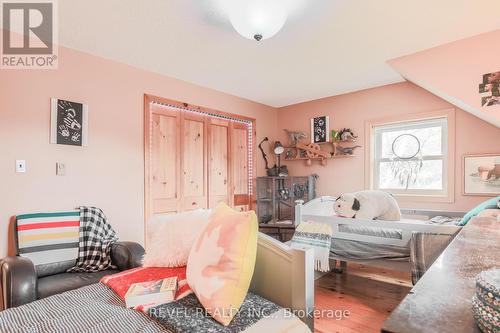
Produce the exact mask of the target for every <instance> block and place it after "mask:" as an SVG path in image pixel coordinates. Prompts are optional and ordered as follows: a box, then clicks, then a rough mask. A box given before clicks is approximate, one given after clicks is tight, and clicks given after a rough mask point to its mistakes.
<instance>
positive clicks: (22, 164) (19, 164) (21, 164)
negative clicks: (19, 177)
mask: <svg viewBox="0 0 500 333" xmlns="http://www.w3.org/2000/svg"><path fill="white" fill-rule="evenodd" d="M16 172H26V160H16Z"/></svg>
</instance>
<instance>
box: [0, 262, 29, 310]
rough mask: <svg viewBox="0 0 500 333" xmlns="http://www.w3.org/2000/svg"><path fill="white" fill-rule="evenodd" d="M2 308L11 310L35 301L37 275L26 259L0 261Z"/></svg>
mask: <svg viewBox="0 0 500 333" xmlns="http://www.w3.org/2000/svg"><path fill="white" fill-rule="evenodd" d="M0 275H1V279H2V283H1V295H2V307H3V309H4V310H5V309H8V308H13V307H16V306H20V305H23V304H26V303H29V302H33V301H35V300H36V299H37V275H36V271H35V266H34V265H33V263H32V262H31V260H29V259H28V258H23V257H6V258H3V259H2V260H0Z"/></svg>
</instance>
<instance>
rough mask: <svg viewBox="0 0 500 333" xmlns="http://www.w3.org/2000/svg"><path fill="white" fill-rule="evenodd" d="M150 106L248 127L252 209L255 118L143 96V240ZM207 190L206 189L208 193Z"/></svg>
mask: <svg viewBox="0 0 500 333" xmlns="http://www.w3.org/2000/svg"><path fill="white" fill-rule="evenodd" d="M151 104H159V105H162V106H164V107H166V108H170V109H172V110H176V111H188V112H193V113H197V114H200V115H204V116H211V117H213V118H219V119H224V120H230V121H232V122H234V123H240V124H242V125H246V126H248V128H249V130H248V135H249V136H250V137H249V138H248V144H249V147H248V153H249V155H248V156H249V157H250V158H249V160H248V169H249V175H250V177H251V181H249V188H248V194H249V201H250V202H249V203H248V204H249V206H250V208H253V206H254V203H255V198H254V196H255V184H256V183H255V182H256V179H255V158H256V154H255V149H254V148H255V138H256V120H255V118H251V117H247V116H243V115H239V114H235V113H229V112H224V111H219V110H214V109H211V108H206V107H202V106H198V105H193V104H188V103H184V102H179V101H176V100H171V99H167V98H163V97H159V96H155V95H151V94H144V118H143V119H144V144H143V147H144V238H145V241H146V238H147V224H148V223H147V222H148V218H149V215H150V212H151V207H150V204H151V201H150V191H151V188H150V183H149V179H150V176H151V175H150V166H151V165H150V163H151V156H150V147H149V146H148V145H149V144H150V142H151V137H150V136H151V135H152V131H151V127H150V126H151V124H152V122H151V113H150V105H151ZM208 190H209V189H207V191H208Z"/></svg>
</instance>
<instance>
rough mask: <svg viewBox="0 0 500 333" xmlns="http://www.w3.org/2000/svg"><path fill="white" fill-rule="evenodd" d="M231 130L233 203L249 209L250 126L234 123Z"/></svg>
mask: <svg viewBox="0 0 500 333" xmlns="http://www.w3.org/2000/svg"><path fill="white" fill-rule="evenodd" d="M232 125H233V126H232V131H231V161H232V163H231V164H232V166H231V169H232V170H231V171H232V194H233V198H232V199H233V201H232V205H233V206H234V207H235V209H238V210H248V208H249V204H250V195H249V192H248V191H249V181H250V180H249V179H248V157H249V156H248V128H247V126H245V125H244V124H240V123H236V122H235V123H233V124H232Z"/></svg>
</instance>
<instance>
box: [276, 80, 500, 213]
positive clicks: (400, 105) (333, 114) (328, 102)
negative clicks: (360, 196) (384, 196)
mask: <svg viewBox="0 0 500 333" xmlns="http://www.w3.org/2000/svg"><path fill="white" fill-rule="evenodd" d="M450 107H452V106H451V105H450V104H449V103H448V102H446V101H444V100H442V99H441V98H439V97H437V96H435V95H433V94H431V93H429V92H427V91H425V90H424V89H421V88H419V87H417V86H415V85H414V84H412V83H408V82H405V83H398V84H392V85H387V86H382V87H378V88H373V89H368V90H363V91H358V92H354V93H350V94H345V95H339V96H334V97H329V98H325V99H320V100H316V101H311V102H306V103H302V104H297V105H292V106H288V107H284V108H281V109H279V112H278V127H279V130H280V133H279V135H280V139H281V140H284V142H287V141H286V140H287V139H286V135H285V133H284V131H283V129H284V128H287V129H291V130H303V131H306V133H308V135H309V132H310V129H309V124H310V118H312V117H315V116H322V115H328V116H330V128H331V129H341V128H343V127H349V128H351V129H353V130H354V132H355V133H357V134H358V135H359V139H358V143H360V144H361V145H364V129H365V128H364V126H365V121H368V120H375V119H379V118H384V117H392V116H398V115H404V114H411V113H419V112H429V111H434V110H439V109H446V108H450ZM364 149H365V148H364V147H363V148H360V149H358V150H357V151H356V156H355V157H353V158H345V159H336V160H329V161H328V164H327V166H324V167H323V166H321V165H320V164H319V162H313V166H311V167H307V166H306V165H305V164H304V162H303V161H294V162H290V161H289V162H286V165H287V166H288V168H289V170H290V172H291V174H293V175H307V174H311V173H317V174H318V175H319V176H320V178H319V182H318V195H338V194H340V193H343V192H350V191H358V190H361V189H363V188H364V163H365V160H364V153H365V152H364ZM483 152H497V153H498V152H500V129H499V128H496V127H494V126H493V125H491V124H488V123H486V122H484V121H483V120H481V119H479V118H476V117H474V116H472V115H470V114H469V113H467V112H465V111H462V110H459V109H457V110H456V152H455V157H456V162H455V165H456V167H455V184H456V185H455V202H454V203H451V204H450V203H441V204H437V203H421V202H420V203H419V202H409V203H406V202H405V203H404V204H402V206H404V207H418V208H427V209H449V210H468V209H469V208H471V207H472V206H473V205H474V204H476V203H478V202H480V201H482V200H484V199H485V198H483V197H470V196H463V195H462V194H461V191H462V189H461V180H462V175H461V172H462V171H461V164H462V163H461V161H462V156H463V154H465V153H483Z"/></svg>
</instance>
